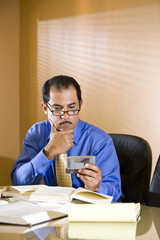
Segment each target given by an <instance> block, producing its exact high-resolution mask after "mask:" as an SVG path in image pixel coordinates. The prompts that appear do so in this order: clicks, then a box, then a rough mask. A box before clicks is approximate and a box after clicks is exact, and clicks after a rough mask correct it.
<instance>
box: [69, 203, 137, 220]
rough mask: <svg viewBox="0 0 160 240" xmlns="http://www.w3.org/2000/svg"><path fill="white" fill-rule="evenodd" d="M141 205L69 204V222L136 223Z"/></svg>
mask: <svg viewBox="0 0 160 240" xmlns="http://www.w3.org/2000/svg"><path fill="white" fill-rule="evenodd" d="M139 216H140V204H139V203H137V204H135V203H111V204H95V205H93V204H69V208H68V218H69V222H136V221H137V220H138V218H139Z"/></svg>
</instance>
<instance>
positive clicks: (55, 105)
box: [49, 103, 63, 108]
mask: <svg viewBox="0 0 160 240" xmlns="http://www.w3.org/2000/svg"><path fill="white" fill-rule="evenodd" d="M49 105H50V106H51V107H61V108H63V107H62V106H61V105H60V104H56V103H53V104H50V103H49Z"/></svg>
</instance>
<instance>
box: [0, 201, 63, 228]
mask: <svg viewBox="0 0 160 240" xmlns="http://www.w3.org/2000/svg"><path fill="white" fill-rule="evenodd" d="M66 216H67V214H65V213H61V212H56V211H47V210H44V208H41V207H39V206H37V205H36V204H33V203H29V202H26V201H25V202H23V201H20V202H14V203H10V204H7V205H3V206H0V223H1V224H11V225H22V226H34V225H37V224H40V223H45V222H48V221H51V220H55V219H60V218H62V217H66Z"/></svg>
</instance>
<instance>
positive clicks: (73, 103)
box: [49, 102, 76, 108]
mask: <svg viewBox="0 0 160 240" xmlns="http://www.w3.org/2000/svg"><path fill="white" fill-rule="evenodd" d="M49 105H50V106H52V107H61V108H63V106H62V105H60V104H57V103H53V104H50V103H49ZM72 105H76V102H72V103H69V104H68V105H67V106H69V107H70V106H72Z"/></svg>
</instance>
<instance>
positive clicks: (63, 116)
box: [61, 112, 69, 119]
mask: <svg viewBox="0 0 160 240" xmlns="http://www.w3.org/2000/svg"><path fill="white" fill-rule="evenodd" d="M68 116H69V115H68V114H67V113H66V112H64V114H63V115H61V118H62V119H68Z"/></svg>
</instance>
